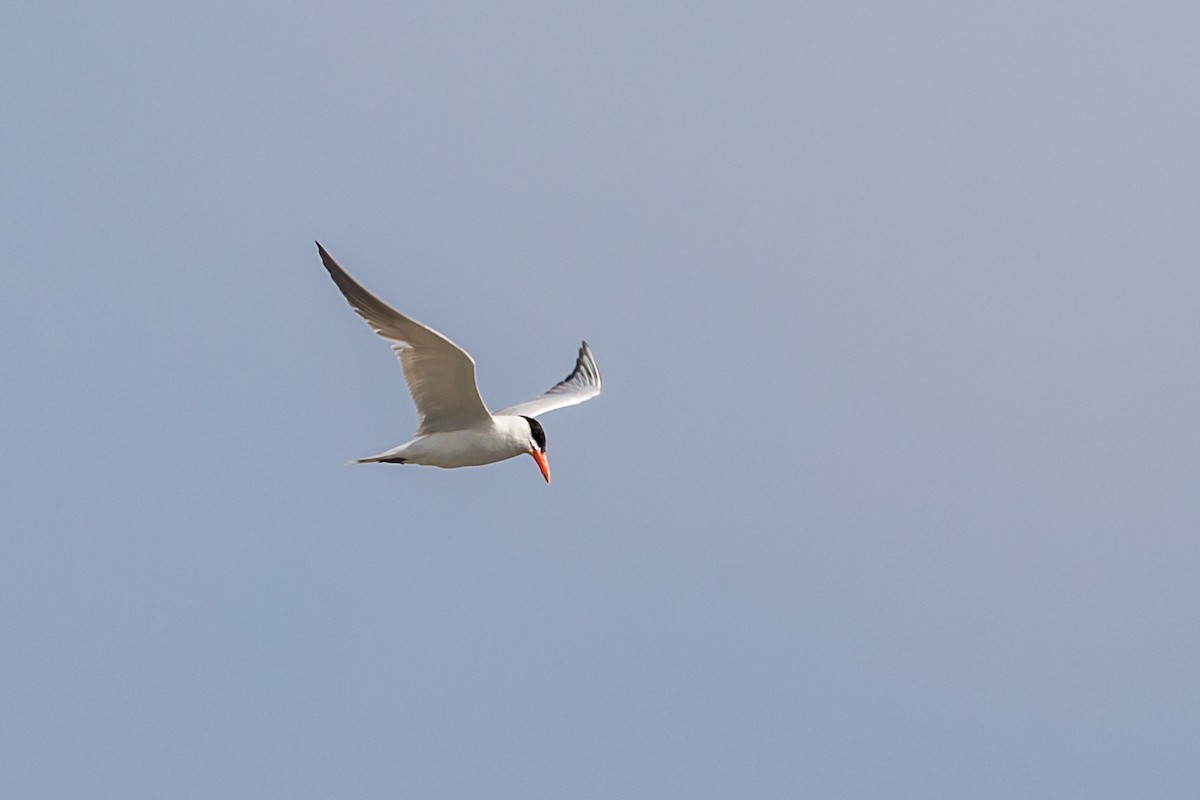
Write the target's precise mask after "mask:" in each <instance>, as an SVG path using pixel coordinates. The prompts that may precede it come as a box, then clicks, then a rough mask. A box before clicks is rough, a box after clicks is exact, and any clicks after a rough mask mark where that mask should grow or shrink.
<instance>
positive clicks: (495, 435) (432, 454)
mask: <svg viewBox="0 0 1200 800" xmlns="http://www.w3.org/2000/svg"><path fill="white" fill-rule="evenodd" d="M317 250H318V252H320V254H321V261H322V262H323V263H324V264H325V269H327V270H329V276H330V277H331V278H333V282H334V283H336V284H337V287H338V289H340V290H341V292H342V294H343V295H345V297H346V300H347V301H348V302H349V303H350V307H351V308H353V309H354V310H355V311H356V312H358V315H359V316H360V317H362V318H363V319H364V320H366V322H367V324H368V325H370V326H371V329H372V330H374V331H375V332H376V333H377V334H379V335H380V336H382V337H383V338H384V339H386V340H388V342H389V343H391V345H392V350H394V351H395V353H396V356H397V357H398V358H399V359H400V366H401V367H402V368H403V370H404V379H405V381H406V382H407V383H408V390H409V392H410V393H411V394H412V399H413V404H414V405H416V407H417V417H418V423H417V432H416V435H415V436H414V438H413V439H412V440H411V441H408V442H405V443H404V444H402V445H399V446H397V447H393V448H392V449H391V450H388V451H386V452H383V453H380V454H379V455H374V456H367V457H366V458H359V459H356V463H359V464H367V463H380V462H382V463H387V464H424V465H427V466H432V467H444V468H447V469H452V468H454V467H477V466H482V465H484V464H493V463H495V462H497V461H504V460H505V459H508V458H514V457H516V456H519V455H523V454H525V453H528V454H529V455H531V456H533V460H534V461H536V462H537V465H538V469H540V470H541V472H542V477H544V478H545V479H546V483H549V482H550V464H549V462H548V461H547V460H546V433H545V431H544V430H542V426H541V424H540V423H539V422H538V421H537V420H536V419H534V416H535V415H537V414H544V413H545V412H547V411H554V410H555V409H558V408H565V407H567V406H573V405H576V404H578V403H582V402H583V401H584V400H590V399H591V398H593V397H595V396H596V395H598V394H600V370H599V368H597V367H596V359H595V357H593V356H592V349H591V348H590V347H588V343H587V342H584V343H583V344H582V345H581V346H580V348H579V355H578V357H577V358H576V359H575V369H573V370H572V371H571V374H570V375H568V376H567V377H566V378H564V379H563V380H561V381H559V382H558V383H557V384H555V385H554V386H553V387H551V388H550V390H549V391H547V392H546V393H545V394H542V395H540V396H538V397H535V398H533V399H532V400H526V401H525V402H524V403H517V404H516V405H513V406H508V407H507V408H502V409H500V410H499V411H496V412H494V413H493V412H491V411H488V408H487V406H486V405H484V402H483V397H482V396H480V394H479V387H478V386H476V384H475V359H473V358H471V356H470V355H469V354H468V353H467V351H466V350H463V349H462V348H461V347H459V346H458V345H456V344H455V343H454V342H452V341H450V340H449V339H447V338H446V337H445V336H443V335H442V334H440V333H438V332H437V331H435V330H433V329H432V328H429V327H427V326H425V325H422V324H421V323H420V322H417V321H416V320H414V319H410V318H408V317H406V316H404V315H403V314H401V313H400V312H398V311H396V310H395V309H393V308H391V307H390V306H388V305H387V304H386V303H384V302H383V301H382V300H380V299H379V298H377V297H376V296H375V295H373V294H371V293H370V292H368V291H367V290H366V289H364V288H363V287H362V286H361V285H360V284H359V283H358V282H357V281H355V280H354V279H353V278H351V277H350V276H349V275H348V274H347V273H346V271H345V270H344V269H342V268H341V267H340V266H338V263H337V262H336V261H334V260H333V258H332V257H331V256H330V255H329V253H327V252H325V248H324V247H322V246H321V243H320V242H317Z"/></svg>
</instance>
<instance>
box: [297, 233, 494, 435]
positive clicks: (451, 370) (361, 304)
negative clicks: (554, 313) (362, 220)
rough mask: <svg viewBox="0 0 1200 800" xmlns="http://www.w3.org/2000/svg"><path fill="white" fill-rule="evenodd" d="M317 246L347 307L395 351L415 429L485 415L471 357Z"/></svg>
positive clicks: (460, 423) (446, 426)
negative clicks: (365, 284)
mask: <svg viewBox="0 0 1200 800" xmlns="http://www.w3.org/2000/svg"><path fill="white" fill-rule="evenodd" d="M317 249H318V250H319V251H320V253H321V261H322V262H324V264H325V269H327V270H329V277H331V278H333V282H334V283H336V284H337V287H338V288H339V289H341V290H342V294H343V295H345V296H346V300H347V301H349V303H350V307H351V308H353V309H354V310H355V311H357V312H358V315H359V316H360V317H362V318H363V319H365V320H366V321H367V324H368V325H370V326H371V329H372V330H374V331H375V332H376V333H378V334H379V335H380V336H382V337H383V338H384V339H387V340H388V341H389V342H390V343H391V345H392V350H394V351H396V355H397V357H399V359H400V366H401V367H403V368H404V379H405V380H406V381H407V382H408V390H409V392H411V393H412V398H413V404H414V405H416V407H417V415H418V416H419V417H420V422H419V424H418V425H417V434H418V435H420V434H425V433H434V432H436V431H454V430H460V429H462V428H469V427H471V426H473V425H479V424H482V423H483V422H485V421H487V420H488V419H489V418H490V415H489V414H488V410H487V406H486V405H484V403H483V398H482V397H480V395H479V387H478V386H476V384H475V360H474V359H473V358H471V356H470V355H469V354H468V353H467V351H466V350H463V349H462V348H461V347H459V346H458V345H456V344H455V343H454V342H452V341H450V340H449V339H447V338H446V337H445V336H442V335H441V334H440V333H438V332H437V331H435V330H433V329H432V328H427V327H425V326H424V325H422V324H421V323H419V322H417V321H416V320H411V319H409V318H408V317H406V316H404V315H403V314H401V313H400V312H398V311H396V310H395V309H393V308H391V307H390V306H388V305H387V304H386V303H384V302H383V301H382V300H380V299H379V298H378V297H376V296H375V295H373V294H371V293H370V292H368V291H367V290H366V289H364V288H363V287H362V286H361V285H359V283H358V282H357V281H355V280H354V279H353V278H351V277H350V276H349V275H348V274H346V271H345V270H344V269H342V268H341V267H339V266H338V263H337V262H336V261H334V260H333V258H332V257H331V256H330V255H329V253H327V252H325V248H324V247H321V243H320V242H317Z"/></svg>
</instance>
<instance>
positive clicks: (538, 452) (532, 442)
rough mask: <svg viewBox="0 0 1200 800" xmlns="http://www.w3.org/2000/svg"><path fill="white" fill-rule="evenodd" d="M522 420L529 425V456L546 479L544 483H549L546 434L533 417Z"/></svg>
mask: <svg viewBox="0 0 1200 800" xmlns="http://www.w3.org/2000/svg"><path fill="white" fill-rule="evenodd" d="M522 419H524V420H525V421H526V422H528V423H529V455H531V456H533V460H534V461H536V462H537V465H538V469H540V470H541V471H542V477H543V478H545V479H546V483H549V482H550V462H548V461H547V460H546V432H545V431H544V430H542V424H541V423H540V422H538V421H537V420H536V419H534V418H533V417H522Z"/></svg>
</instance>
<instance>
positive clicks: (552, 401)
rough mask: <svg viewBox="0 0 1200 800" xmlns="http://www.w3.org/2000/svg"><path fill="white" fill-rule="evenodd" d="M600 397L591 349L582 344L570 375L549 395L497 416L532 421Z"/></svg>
mask: <svg viewBox="0 0 1200 800" xmlns="http://www.w3.org/2000/svg"><path fill="white" fill-rule="evenodd" d="M598 394H600V368H599V367H597V366H596V357H595V356H593V355H592V348H590V347H588V343H587V342H584V343H583V344H582V345H581V346H580V347H579V357H578V358H576V359H575V369H573V370H572V371H571V374H570V375H568V376H567V377H565V378H563V379H562V380H561V381H559V382H558V383H557V384H555V385H554V386H553V387H552V388H551V389H550V391H548V392H546V393H545V394H544V395H542V396H541V397H535V398H533V399H532V400H526V401H525V402H524V403H517V404H516V405H515V406H509V407H508V408H503V409H501V410H499V411H497V412H496V413H497V414H516V415H520V416H523V417H536V416H537V415H538V414H545V413H546V412H547V411H553V410H555V409H556V408H566V407H567V406H573V405H577V404H579V403H582V402H583V401H584V400H591V399H592V398H593V397H595V396H596V395H598Z"/></svg>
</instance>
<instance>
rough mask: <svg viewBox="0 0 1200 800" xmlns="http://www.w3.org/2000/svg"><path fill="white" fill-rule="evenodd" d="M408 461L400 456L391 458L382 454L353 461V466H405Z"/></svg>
mask: <svg viewBox="0 0 1200 800" xmlns="http://www.w3.org/2000/svg"><path fill="white" fill-rule="evenodd" d="M405 462H406V459H403V458H400V457H399V456H389V455H388V454H387V453H382V454H380V455H377V456H367V457H366V458H356V459H354V460H353V461H351V462H350V463H351V464H404V463H405Z"/></svg>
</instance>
